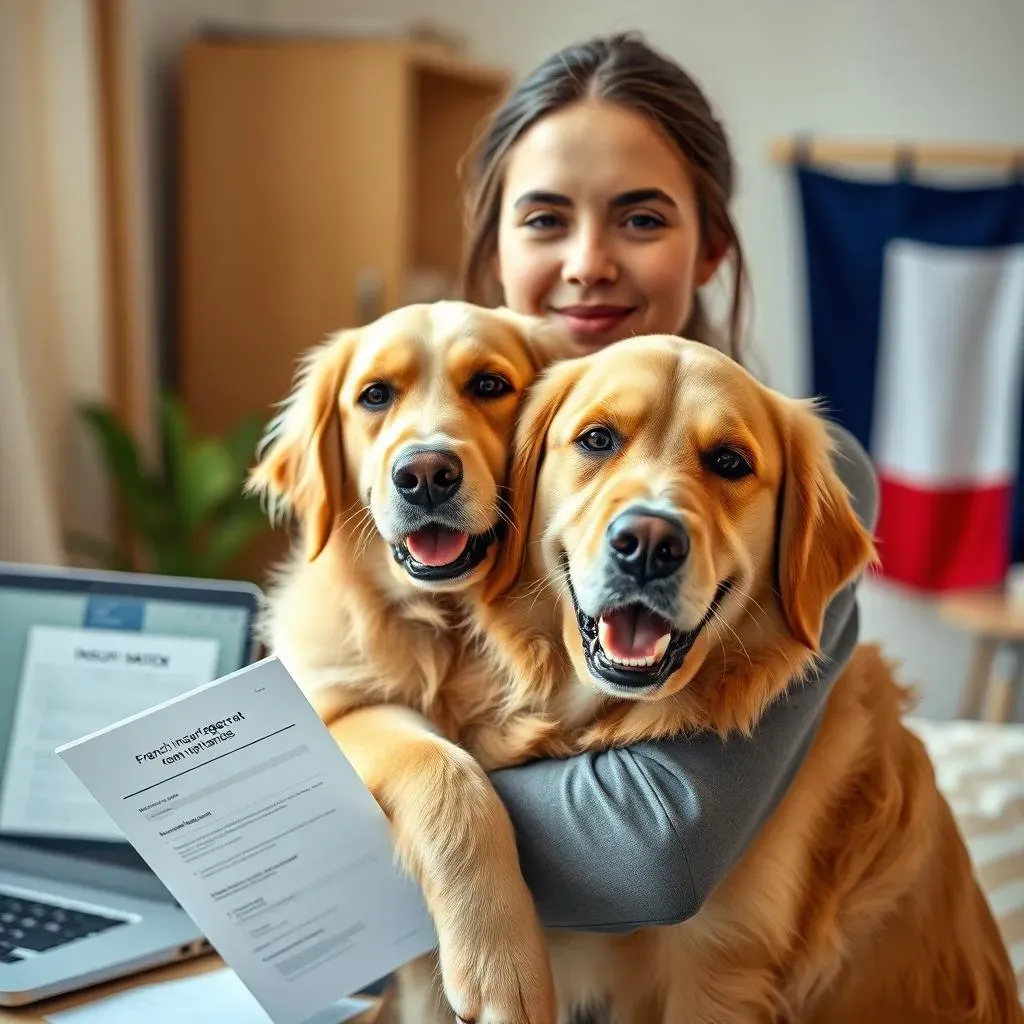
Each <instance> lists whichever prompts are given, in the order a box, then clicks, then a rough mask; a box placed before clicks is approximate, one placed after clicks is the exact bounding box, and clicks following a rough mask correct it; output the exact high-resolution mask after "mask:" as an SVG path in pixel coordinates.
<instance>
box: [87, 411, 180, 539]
mask: <svg viewBox="0 0 1024 1024" xmlns="http://www.w3.org/2000/svg"><path fill="white" fill-rule="evenodd" d="M81 415H82V417H83V419H84V420H85V422H86V424H88V426H89V427H90V428H91V430H92V433H93V436H94V437H95V439H96V441H97V443H98V444H99V446H100V450H101V451H102V453H103V456H104V460H105V462H106V466H107V470H108V471H109V473H110V474H111V476H112V478H113V480H114V483H115V484H116V485H117V488H118V491H119V492H120V494H121V497H122V499H123V500H124V503H125V508H126V511H127V513H128V516H129V518H130V520H131V524H132V528H133V529H134V531H135V532H136V533H137V534H139V536H140V538H141V539H142V540H143V541H144V542H146V543H147V544H148V545H149V546H150V547H152V548H155V547H156V546H158V545H159V544H160V542H161V540H162V539H163V537H164V536H165V534H166V531H167V523H168V514H167V513H168V509H167V507H166V495H165V492H164V488H163V486H162V481H160V480H159V479H158V478H156V477H155V476H153V475H152V474H151V473H149V472H148V471H147V470H146V469H145V468H144V467H143V466H142V464H141V463H140V461H139V456H138V451H137V450H136V447H135V442H134V441H133V440H132V438H131V437H130V436H129V434H128V432H127V431H126V430H125V429H124V427H123V426H122V425H121V423H120V422H119V421H118V420H117V418H116V417H115V416H114V415H113V414H112V413H111V412H110V411H109V410H107V409H105V408H103V407H102V406H100V405H92V404H90V405H85V406H83V407H82V408H81Z"/></svg>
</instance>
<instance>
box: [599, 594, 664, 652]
mask: <svg viewBox="0 0 1024 1024" xmlns="http://www.w3.org/2000/svg"><path fill="white" fill-rule="evenodd" d="M600 630H601V646H602V647H604V649H605V651H606V652H607V653H608V654H610V655H611V656H612V657H613V658H619V659H625V658H650V657H652V656H653V655H655V654H657V653H659V652H658V641H659V640H661V639H662V637H665V636H667V635H668V634H670V633H671V631H672V627H671V625H670V624H669V623H668V622H667V621H666V620H665V619H663V618H662V617H661V616H660V615H655V614H654V612H650V611H648V610H647V609H646V608H642V607H640V606H639V605H630V606H629V607H628V608H620V609H618V610H617V611H614V612H609V613H608V614H607V615H604V616H602V617H601V622H600Z"/></svg>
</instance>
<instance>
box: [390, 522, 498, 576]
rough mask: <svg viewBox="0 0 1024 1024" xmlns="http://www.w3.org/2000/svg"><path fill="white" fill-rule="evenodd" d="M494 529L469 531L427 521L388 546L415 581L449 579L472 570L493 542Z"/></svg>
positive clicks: (396, 559) (482, 558)
mask: <svg viewBox="0 0 1024 1024" xmlns="http://www.w3.org/2000/svg"><path fill="white" fill-rule="evenodd" d="M494 539H495V534H494V531H493V530H489V531H488V532H487V533H479V534H475V535H473V534H469V533H466V532H465V531H464V530H455V529H452V528H451V527H450V526H444V525H442V524H441V523H430V524H429V525H427V526H423V527H421V528H420V529H418V530H414V531H413V532H412V533H409V534H407V535H406V536H405V537H403V538H402V539H401V540H399V541H397V542H396V543H394V544H392V545H391V553H392V554H393V555H394V557H395V561H396V562H398V564H399V565H401V566H402V568H404V569H405V571H406V572H407V573H408V574H409V575H410V576H412V577H413V578H414V579H417V580H424V581H428V582H449V581H452V580H457V579H459V578H460V577H462V576H465V575H466V574H467V573H469V572H472V571H473V570H474V569H475V568H476V567H477V566H478V565H479V564H480V563H481V562H482V561H483V560H484V558H485V557H486V556H487V550H488V548H490V546H491V544H492V543H493V542H494Z"/></svg>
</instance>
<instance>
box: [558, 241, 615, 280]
mask: <svg viewBox="0 0 1024 1024" xmlns="http://www.w3.org/2000/svg"><path fill="white" fill-rule="evenodd" d="M562 277H563V279H564V280H565V281H566V282H567V283H568V284H576V285H582V286H584V287H587V288H592V287H593V286H594V285H599V284H609V283H611V282H613V281H615V279H616V278H617V277H618V267H617V264H616V261H615V258H614V254H613V253H612V251H611V249H610V247H609V246H608V244H607V240H606V239H605V238H604V237H603V235H602V234H601V233H599V232H597V231H580V232H579V233H577V234H576V235H575V236H574V237H573V238H572V239H571V240H570V241H569V248H568V251H567V252H566V255H565V261H564V263H563V264H562Z"/></svg>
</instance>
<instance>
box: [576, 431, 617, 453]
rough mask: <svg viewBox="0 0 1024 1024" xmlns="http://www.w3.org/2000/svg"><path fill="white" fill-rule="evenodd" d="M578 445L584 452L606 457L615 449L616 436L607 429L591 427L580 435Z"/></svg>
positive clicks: (577, 440)
mask: <svg viewBox="0 0 1024 1024" xmlns="http://www.w3.org/2000/svg"><path fill="white" fill-rule="evenodd" d="M576 443H577V444H578V445H579V446H580V447H581V448H582V449H583V450H584V451H588V452H594V453H596V454H599V455H604V454H606V453H608V452H610V451H612V450H613V449H614V448H615V435H614V434H613V433H612V432H611V431H610V430H609V429H608V428H607V427H591V428H590V429H589V430H585V431H584V432H583V433H582V434H580V436H579V437H578V438H577V439H576Z"/></svg>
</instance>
